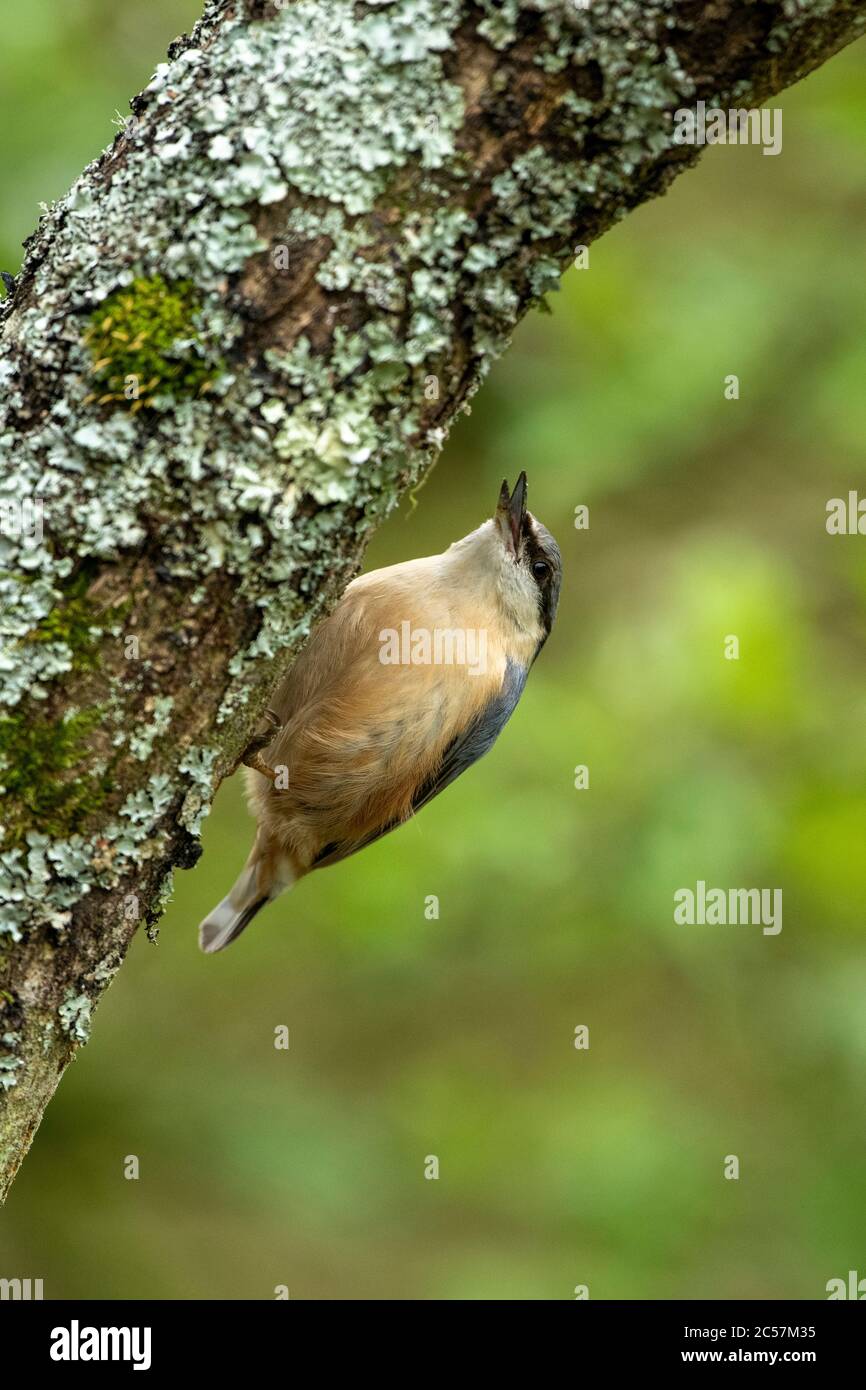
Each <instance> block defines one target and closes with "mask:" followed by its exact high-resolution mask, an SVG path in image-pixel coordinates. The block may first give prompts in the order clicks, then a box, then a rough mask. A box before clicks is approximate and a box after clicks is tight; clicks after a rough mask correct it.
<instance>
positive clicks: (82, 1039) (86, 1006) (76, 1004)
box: [57, 990, 91, 1043]
mask: <svg viewBox="0 0 866 1390" xmlns="http://www.w3.org/2000/svg"><path fill="white" fill-rule="evenodd" d="M90 1013H91V1002H90V1000H89V999H88V997H87V995H86V994H73V993H72V991H71V990H70V991H69V993H68V994H67V996H66V998H65V999H64V1001H63V1003H62V1004H61V1005H60V1008H59V1009H58V1010H57V1017H58V1018H59V1019H60V1026H61V1028H62V1029H63V1031H64V1033H66V1034H67V1035H68V1036H69V1037H70V1038H72V1039H74V1041H75V1042H78V1043H86V1042H87V1041H88V1039H89V1038H90Z"/></svg>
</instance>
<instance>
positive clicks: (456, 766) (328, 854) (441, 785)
mask: <svg viewBox="0 0 866 1390" xmlns="http://www.w3.org/2000/svg"><path fill="white" fill-rule="evenodd" d="M527 675H528V671H527V669H526V667H524V666H519V665H517V663H516V662H513V661H508V663H507V665H506V668H505V676H504V678H503V681H502V685H501V686H500V688H499V691H498V693H497V694H496V695H494V696H493V698H492V699H491V700H490V701H489V702H488V703H487V704H486V705H485V706H484V707H483V708H482V709H481V710H480V711H479V713H478V714H477V715H476V716H475V718H474V719H473V720H472V721H471V723H469V724H468V725H467V727H466V728H465V729H464V730H463V732H462V733H460V734H458V735H457V737H456V738H454V739H452V741H451V743H450V744H449V745H448V747H447V748H446V749H445V752H444V754H443V755H442V760H441V762H440V763H439V766H438V767H437V769H436V771H435V772H434V773H433V775H432V776H431V777H428V778H427V779H426V780H425V781H424V782H422V783H421V784H420V786H419V787H418V788H417V790H416V792H415V795H414V796H413V798H412V808H411V814H413V815H414V814H415V812H417V811H420V810H421V807H422V806H426V805H427V803H428V801H432V800H433V798H434V796H438V795H439V793H440V792H441V791H444V790H445V788H446V787H447V786H449V785H450V783H451V782H453V781H454V780H455V778H457V777H459V776H460V774H461V772H465V771H466V769H467V768H468V767H471V766H472V764H473V763H474V762H477V761H478V759H479V758H481V757H483V755H484V754H485V753H487V752H488V751H489V749H490V748H492V747H493V744H494V743H495V742H496V739H497V738H498V736H499V734H500V733H501V731H502V729H503V728H504V727H505V725H506V723H507V722H508V720H509V718H510V717H511V715H512V714H513V712H514V709H515V706H516V705H517V702H518V700H519V699H520V696H521V695H522V693H523V687H524V686H525V684H526V677H527ZM403 823H404V822H403V821H402V820H394V821H391V822H389V823H388V824H387V825H383V826H380V827H379V828H378V829H376V830H373V831H371V832H370V833H369V834H367V835H364V836H363V837H361V838H359V839H356V840H343V841H340V842H339V843H334V844H329V845H325V846H324V847H323V848H322V849H321V850H320V852H319V854H318V855H317V856H316V858H315V860H314V861H313V866H312V867H313V868H316V869H323V868H325V867H326V866H327V865H329V864H336V863H337V862H338V861H339V860H340V859H347V858H348V857H349V855H350V854H356V853H357V852H358V850H359V849H364V848H366V846H367V845H371V844H372V843H373V841H374V840H379V839H381V837H382V836H383V835H387V834H388V832H389V831H391V830H396V829H397V826H398V825H402V824H403Z"/></svg>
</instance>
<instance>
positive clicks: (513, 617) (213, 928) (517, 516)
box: [199, 473, 561, 951]
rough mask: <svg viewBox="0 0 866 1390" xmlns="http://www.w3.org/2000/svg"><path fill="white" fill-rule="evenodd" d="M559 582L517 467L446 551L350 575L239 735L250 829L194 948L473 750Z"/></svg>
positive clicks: (393, 823) (388, 823) (533, 647)
mask: <svg viewBox="0 0 866 1390" xmlns="http://www.w3.org/2000/svg"><path fill="white" fill-rule="evenodd" d="M560 579H561V559H560V554H559V547H558V546H557V544H556V541H555V540H554V539H553V537H552V536H551V534H550V532H549V531H548V530H546V528H545V527H544V526H542V525H541V523H540V522H538V521H536V519H535V517H534V516H533V515H532V513H531V512H528V511H527V510H526V474H525V473H521V475H520V477H519V479H518V481H517V485H516V487H515V489H514V491H513V493H512V494H511V495H510V496H509V493H508V485H507V483H503V484H502V491H501V493H500V497H499V505H498V506H497V508H496V513H495V515H494V516H493V518H492V519H491V520H490V521H485V522H484V524H483V525H482V526H479V527H478V529H477V530H476V531H472V532H470V534H469V535H468V536H464V537H463V539H462V540H459V541H455V542H454V544H453V545H451V546H449V548H448V549H447V550H446V551H445V552H444V554H442V555H431V556H428V557H426V558H425V559H421V560H408V561H406V563H404V564H400V565H390V566H389V567H388V568H387V569H380V570H374V571H373V572H372V573H371V574H363V575H361V576H360V577H359V578H358V579H355V580H353V582H352V583H351V584H350V585H349V586H348V588H347V589H346V592H345V593H344V594H343V597H342V598H341V600H340V602H339V603H338V605H337V607H336V608H335V609H334V611H333V613H332V614H331V615H330V617H328V618H326V619H325V621H324V622H322V623H321V624H320V625H319V626H318V628H317V629H316V630H315V632H314V633H313V635H312V637H311V638H310V641H309V643H308V644H307V646H306V647H305V649H304V650H303V652H302V653H301V654H300V656H299V657H298V659H297V660H296V661H295V663H294V665H293V666H292V668H291V670H290V671H289V673H288V675H287V676H286V678H285V680H284V681H283V683H282V685H281V686H280V688H279V690H278V691H277V693H276V695H275V697H274V700H273V706H274V711H273V713H271V714H270V717H271V718H272V720H273V727H272V729H271V730H270V731H269V733H267V734H264V735H262V736H260V737H259V739H257V740H256V741H255V744H251V745H250V749H249V750H248V754H247V756H246V758H245V761H246V762H248V764H249V767H250V770H249V771H247V773H246V776H247V791H248V796H249V801H250V806H251V809H252V810H253V813H254V814H255V816H256V819H257V821H258V829H257V831H256V838H255V842H254V844H253V848H252V851H251V852H250V856H249V859H248V860H247V862H246V866H245V868H244V870H243V872H242V873H241V875H240V878H239V879H238V880H237V882H236V883H235V885H234V887H233V888H232V890H231V892H230V893H229V895H228V897H227V898H224V899H223V901H222V902H221V903H220V904H219V906H218V907H216V908H214V910H213V912H212V913H211V914H210V916H209V917H206V918H205V920H204V921H203V922H202V924H201V927H200V929H199V943H200V945H201V947H202V950H204V951H221V950H222V949H223V947H224V946H228V944H229V942H230V941H234V939H235V937H236V936H238V935H239V934H240V933H241V932H242V931H243V929H244V927H245V926H246V925H247V923H248V922H250V921H251V920H252V918H253V917H254V916H255V914H256V913H257V912H258V910H259V908H260V907H263V906H264V904H265V903H267V902H270V901H271V899H272V898H275V897H277V895H278V894H279V893H282V892H283V891H284V890H285V889H286V888H290V887H291V886H292V884H294V883H296V882H297V880H298V879H299V878H302V877H303V876H304V874H308V873H310V872H311V871H312V870H313V869H321V868H324V867H325V866H326V865H328V864H336V863H337V861H338V860H340V859H345V858H347V856H348V855H350V854H354V853H355V852H356V850H359V849H363V848H364V846H365V845H369V844H372V842H373V841H374V840H378V839H379V836H380V835H385V834H387V832H388V831H389V830H394V829H395V828H396V827H397V826H398V825H400V824H402V822H403V821H405V820H408V818H409V817H410V816H412V815H414V814H415V812H416V811H418V810H420V808H421V807H422V806H426V804H427V802H428V801H431V800H432V798H433V797H434V796H438V794H439V792H441V791H443V790H444V788H445V787H447V786H448V784H449V783H450V782H453V781H454V779H455V777H459V776H460V773H461V772H464V771H465V770H466V768H467V767H470V766H471V765H472V763H474V762H475V760H476V759H477V758H480V757H481V755H482V754H483V753H486V752H487V750H488V749H489V748H490V747H491V746H492V744H493V743H494V741H495V739H496V737H497V735H498V734H499V733H500V731H501V730H502V728H503V726H504V725H505V723H506V721H507V719H508V718H509V716H510V714H511V713H512V711H513V710H514V708H515V706H516V704H517V701H518V700H519V699H520V696H521V694H522V691H523V687H524V685H525V683H526V677H527V675H528V673H529V668H530V666H531V665H532V663H533V661H534V660H535V658H536V656H537V655H538V653H539V651H540V650H541V648H542V646H543V645H544V642H545V641H546V639H547V636H548V634H549V632H550V629H551V626H552V625H553V619H554V617H555V614H556V605H557V602H558V599H559V587H560Z"/></svg>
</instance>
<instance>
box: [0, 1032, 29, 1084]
mask: <svg viewBox="0 0 866 1390" xmlns="http://www.w3.org/2000/svg"><path fill="white" fill-rule="evenodd" d="M20 1041H21V1034H20V1033H11V1032H7V1033H0V1047H2V1048H5V1049H7V1050H6V1052H5V1053H3V1052H0V1091H11V1089H12V1087H13V1086H17V1085H18V1076H17V1072H19V1071H20V1070H21V1068H22V1067H23V1066H24V1059H23V1058H21V1057H16V1056H15V1055H14V1054H15V1048H16V1047H17V1046H18V1044H19V1043H20Z"/></svg>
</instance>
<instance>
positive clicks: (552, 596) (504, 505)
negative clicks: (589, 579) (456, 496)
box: [493, 473, 562, 642]
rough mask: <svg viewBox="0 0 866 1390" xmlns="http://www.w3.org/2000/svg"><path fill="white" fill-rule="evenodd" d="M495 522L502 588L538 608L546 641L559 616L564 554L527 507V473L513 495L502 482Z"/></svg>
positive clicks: (521, 603)
mask: <svg viewBox="0 0 866 1390" xmlns="http://www.w3.org/2000/svg"><path fill="white" fill-rule="evenodd" d="M493 525H494V530H495V534H496V537H497V540H498V542H499V545H500V548H501V552H502V554H501V564H502V583H503V589H504V591H505V593H506V594H510V595H511V596H512V598H513V600H514V606H518V607H522V606H524V605H529V604H533V605H535V606H536V607H537V611H538V616H539V620H540V624H541V628H542V632H543V636H542V639H541V640H542V642H543V641H544V640H545V638H546V637H547V636H548V634H549V632H550V629H551V628H552V627H553V620H554V618H555V617H556V607H557V604H558V603H559V589H560V585H561V583H562V556H561V555H560V553H559V546H558V545H557V544H556V541H555V540H554V539H553V536H552V535H551V534H550V532H549V531H548V529H547V527H546V526H542V524H541V522H540V521H538V520H537V518H536V517H534V516H533V515H532V512H529V511H527V510H526V474H525V473H521V475H520V477H519V478H518V479H517V482H516V483H515V485H514V491H513V492H512V493H510V494H509V491H508V483H507V482H503V484H502V488H501V490H500V493H499V502H498V504H497V507H496V512H495V513H494V516H493Z"/></svg>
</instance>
